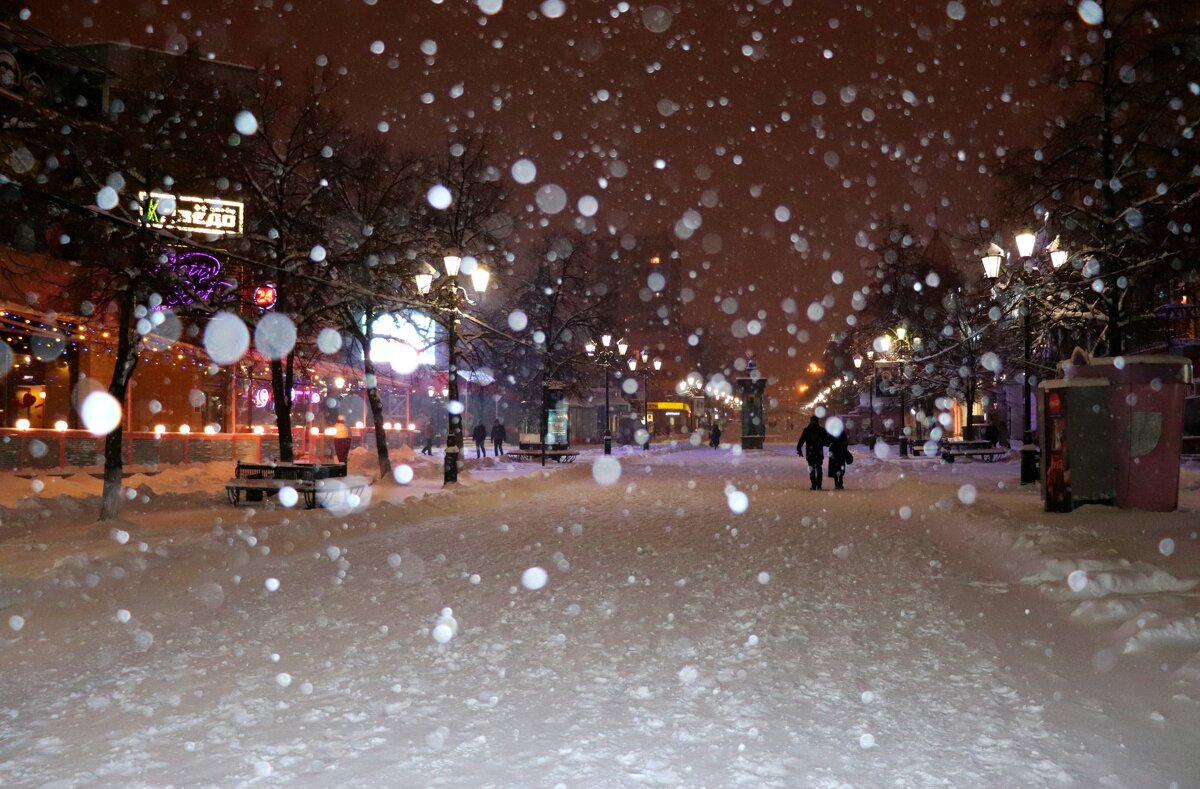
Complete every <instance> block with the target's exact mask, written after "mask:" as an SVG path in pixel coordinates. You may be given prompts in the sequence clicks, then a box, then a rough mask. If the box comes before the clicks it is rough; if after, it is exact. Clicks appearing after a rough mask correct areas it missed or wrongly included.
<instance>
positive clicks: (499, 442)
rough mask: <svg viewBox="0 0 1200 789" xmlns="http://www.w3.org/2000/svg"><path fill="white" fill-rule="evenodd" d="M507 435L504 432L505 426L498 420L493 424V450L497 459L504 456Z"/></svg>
mask: <svg viewBox="0 0 1200 789" xmlns="http://www.w3.org/2000/svg"><path fill="white" fill-rule="evenodd" d="M505 438H507V435H506V434H505V432H504V425H502V424H501V423H500V420H499V419H497V420H496V421H495V422H493V423H492V450H493V451H494V452H495V453H496V457H500V456H501V455H503V454H504V439H505Z"/></svg>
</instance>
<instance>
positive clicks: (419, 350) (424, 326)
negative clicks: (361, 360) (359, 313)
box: [371, 312, 438, 371]
mask: <svg viewBox="0 0 1200 789" xmlns="http://www.w3.org/2000/svg"><path fill="white" fill-rule="evenodd" d="M371 333H372V334H373V335H374V336H375V337H377V338H380V337H386V338H389V339H392V340H399V341H400V342H402V343H404V344H406V345H409V346H411V347H412V348H413V349H415V351H416V363H417V364H423V365H428V366H430V367H434V366H436V365H437V356H436V353H435V351H436V348H437V344H438V336H437V324H436V323H434V322H433V319H432V318H430V317H429V316H428V315H422V314H421V313H419V312H409V313H407V314H405V315H401V314H400V313H396V312H389V313H385V314H383V315H380V316H379V317H377V318H376V319H375V322H374V323H373V324H372V326H371ZM385 355H386V354H385ZM410 371H411V370H410Z"/></svg>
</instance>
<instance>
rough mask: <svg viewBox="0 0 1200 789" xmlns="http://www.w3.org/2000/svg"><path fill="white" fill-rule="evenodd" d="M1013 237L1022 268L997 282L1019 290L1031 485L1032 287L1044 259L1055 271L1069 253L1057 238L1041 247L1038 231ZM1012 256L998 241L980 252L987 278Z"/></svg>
mask: <svg viewBox="0 0 1200 789" xmlns="http://www.w3.org/2000/svg"><path fill="white" fill-rule="evenodd" d="M1013 240H1014V241H1015V242H1016V246H1017V257H1019V258H1020V260H1021V266H1020V267H1019V268H1013V267H1010V268H1009V270H1008V271H1007V272H1006V274H1007V276H1006V278H1005V279H1006V282H1004V283H998V284H997V287H1000V288H1001V289H1007V288H1010V287H1013V286H1016V287H1018V288H1019V289H1020V293H1019V300H1018V302H1017V303H1018V308H1017V311H1018V312H1019V313H1020V315H1021V339H1022V344H1023V349H1024V353H1023V359H1024V379H1025V380H1024V383H1023V391H1022V394H1023V407H1024V422H1025V431H1024V435H1023V436H1022V440H1021V484H1022V485H1028V484H1031V483H1034V482H1037V481H1038V476H1039V474H1038V446H1037V444H1035V443H1034V440H1033V395H1032V388H1031V387H1032V383H1033V381H1032V378H1033V369H1032V367H1033V331H1032V317H1033V316H1032V312H1033V304H1034V299H1033V290H1034V288H1035V286H1036V285H1037V284H1038V282H1039V280H1040V279H1041V275H1042V259H1043V257H1048V258H1049V260H1050V266H1051V270H1052V271H1055V270H1057V269H1058V268H1060V267H1061V266H1062V265H1063V264H1064V263H1066V262H1067V258H1068V257H1069V253H1067V251H1066V250H1063V249H1060V247H1059V240H1058V239H1057V238H1055V239H1054V240H1053V241H1052V242H1050V243H1049V244H1047V245H1046V246H1045V247H1044V248H1043V249H1038V245H1037V241H1038V234H1037V233H1035V232H1033V231H1031V230H1024V231H1022V232H1020V233H1017V234H1016V235H1015V236H1014V238H1013ZM1007 257H1011V255H1010V254H1009V253H1007V252H1006V251H1005V250H1004V249H1002V248H1001V247H1000V246H998V245H997V244H989V245H988V247H987V249H986V250H984V254H983V255H981V260H982V262H983V273H984V276H986V277H987V278H988V279H992V280H994V279H998V278H999V277H1000V273H1001V264H1002V263H1003V262H1004V260H1005V258H1007Z"/></svg>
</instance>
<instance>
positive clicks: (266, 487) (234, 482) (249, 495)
mask: <svg viewBox="0 0 1200 789" xmlns="http://www.w3.org/2000/svg"><path fill="white" fill-rule="evenodd" d="M366 487H367V482H366V480H365V479H361V478H358V477H356V478H354V479H353V480H347V481H343V480H342V479H338V480H337V481H336V482H335V481H333V480H329V479H275V478H260V479H254V478H250V479H231V480H230V481H229V482H227V483H225V495H226V496H228V497H229V503H230V504H232V505H233V506H235V507H236V506H238V504H240V503H241V500H242V494H243V493H244V494H246V501H247V502H249V501H262V500H263V498H264V497H267V496H274V495H276V494H277V493H279V491H281V490H283V489H284V488H292V489H293V490H295V491H296V492H297V493H298V494H300V495H301V496H303V497H304V507H305V509H310V510H311V509H313V508H314V507H316V506H317V502H318V501H319V500H320V501H324V500H325V499H327V498H329V497H331V496H333V495H335V494H338V493H349V494H351V495H354V496H361V495H362V492H363V491H364V490H366Z"/></svg>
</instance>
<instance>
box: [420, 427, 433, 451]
mask: <svg viewBox="0 0 1200 789" xmlns="http://www.w3.org/2000/svg"><path fill="white" fill-rule="evenodd" d="M424 438H425V443H424V444H422V445H421V454H422V455H432V454H433V422H430V421H428V420H427V421H426V422H425V429H424Z"/></svg>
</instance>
